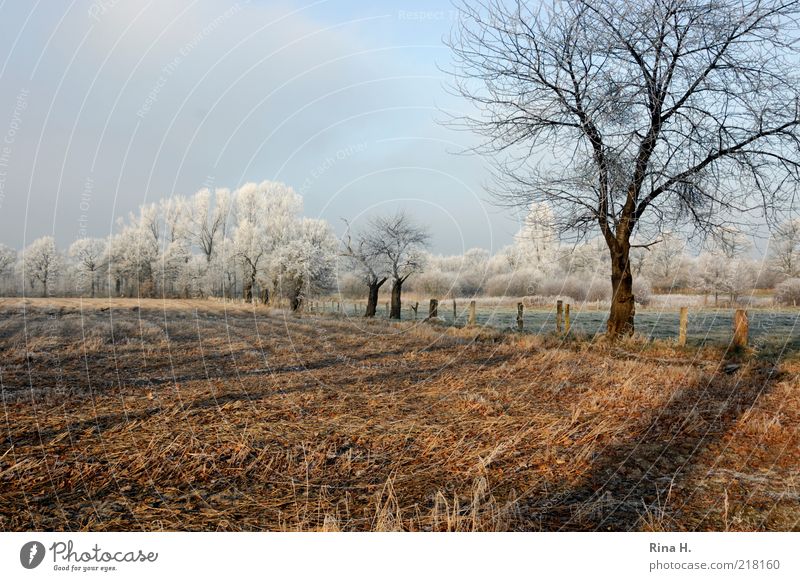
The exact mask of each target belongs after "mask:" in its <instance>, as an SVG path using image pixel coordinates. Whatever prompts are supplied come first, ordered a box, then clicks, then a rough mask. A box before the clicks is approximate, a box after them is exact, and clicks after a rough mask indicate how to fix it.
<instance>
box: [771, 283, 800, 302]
mask: <svg viewBox="0 0 800 581" xmlns="http://www.w3.org/2000/svg"><path fill="white" fill-rule="evenodd" d="M775 298H776V299H778V302H779V303H781V304H782V305H791V306H794V307H796V306H797V305H798V304H800V278H789V279H786V280H785V281H783V282H782V283H780V284H779V285H778V286H776V287H775Z"/></svg>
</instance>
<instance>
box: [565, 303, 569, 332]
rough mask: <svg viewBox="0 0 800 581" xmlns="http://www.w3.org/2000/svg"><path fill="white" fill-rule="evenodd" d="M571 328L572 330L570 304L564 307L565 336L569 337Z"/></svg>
mask: <svg viewBox="0 0 800 581" xmlns="http://www.w3.org/2000/svg"><path fill="white" fill-rule="evenodd" d="M569 328H570V322H569V303H567V304H566V305H564V334H565V335H569Z"/></svg>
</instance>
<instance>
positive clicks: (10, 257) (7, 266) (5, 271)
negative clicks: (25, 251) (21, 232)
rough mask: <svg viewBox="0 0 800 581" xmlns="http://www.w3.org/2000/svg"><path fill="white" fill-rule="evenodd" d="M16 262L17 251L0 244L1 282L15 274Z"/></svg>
mask: <svg viewBox="0 0 800 581" xmlns="http://www.w3.org/2000/svg"><path fill="white" fill-rule="evenodd" d="M16 262H17V251H16V250H14V249H13V248H9V247H8V246H6V245H5V244H0V281H2V282H5V280H6V278H7V277H8V276H9V275H10V274H11V273H13V271H14V264H15V263H16Z"/></svg>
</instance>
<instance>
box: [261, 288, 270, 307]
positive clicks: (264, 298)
mask: <svg viewBox="0 0 800 581" xmlns="http://www.w3.org/2000/svg"><path fill="white" fill-rule="evenodd" d="M261 304H262V305H266V304H269V289H268V288H267V287H266V286H265V287H264V288H262V289H261Z"/></svg>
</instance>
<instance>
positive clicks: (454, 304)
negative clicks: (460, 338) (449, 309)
mask: <svg viewBox="0 0 800 581" xmlns="http://www.w3.org/2000/svg"><path fill="white" fill-rule="evenodd" d="M457 318H458V311H457V310H456V300H455V299H453V324H454V325H455V324H456V319H457Z"/></svg>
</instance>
